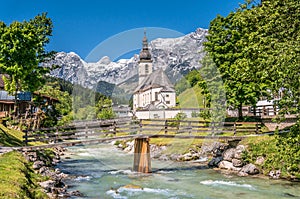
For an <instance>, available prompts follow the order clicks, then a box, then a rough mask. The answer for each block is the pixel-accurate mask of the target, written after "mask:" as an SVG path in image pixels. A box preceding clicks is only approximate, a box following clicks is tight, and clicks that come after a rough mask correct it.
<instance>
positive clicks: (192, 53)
mask: <svg viewBox="0 0 300 199" xmlns="http://www.w3.org/2000/svg"><path fill="white" fill-rule="evenodd" d="M206 35H207V30H205V29H201V28H199V29H197V30H196V31H195V32H192V33H190V34H187V35H185V36H182V37H179V38H169V39H160V38H159V39H155V40H153V41H151V42H150V44H149V48H150V53H151V55H152V59H153V66H154V69H157V68H163V69H164V70H165V71H166V73H167V75H168V76H169V78H170V79H171V81H173V82H175V81H176V80H178V79H179V78H180V76H181V75H182V74H186V73H187V72H188V71H190V70H192V69H194V68H199V67H200V63H199V61H200V60H201V59H202V57H203V56H204V53H203V52H202V50H203V45H202V43H203V42H204V41H205V37H206ZM138 61H139V58H138V55H134V56H133V57H132V58H131V59H121V60H118V61H117V62H113V61H111V60H110V58H109V57H107V56H105V57H102V58H101V59H100V60H99V61H98V62H96V63H86V62H85V61H84V60H82V59H81V58H80V57H79V56H78V55H77V54H75V53H73V52H71V53H65V52H59V53H57V54H56V56H55V59H54V60H53V61H51V62H49V63H45V64H44V65H45V66H50V65H53V64H55V65H58V66H60V68H57V69H55V70H53V71H52V72H51V74H50V75H51V76H54V77H58V78H62V79H65V80H67V81H70V82H71V83H77V84H81V85H82V86H85V87H88V88H95V87H96V85H97V83H98V82H100V81H105V82H108V83H113V84H120V83H122V82H123V83H124V82H126V81H127V82H132V81H131V80H130V79H132V78H134V79H137V73H138ZM130 87H131V86H130Z"/></svg>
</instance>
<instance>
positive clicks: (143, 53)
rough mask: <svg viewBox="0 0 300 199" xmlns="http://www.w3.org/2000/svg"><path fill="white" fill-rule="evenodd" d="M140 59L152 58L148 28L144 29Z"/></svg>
mask: <svg viewBox="0 0 300 199" xmlns="http://www.w3.org/2000/svg"><path fill="white" fill-rule="evenodd" d="M140 60H151V54H150V52H149V49H148V39H147V36H146V30H144V38H143V48H142V50H141V52H140Z"/></svg>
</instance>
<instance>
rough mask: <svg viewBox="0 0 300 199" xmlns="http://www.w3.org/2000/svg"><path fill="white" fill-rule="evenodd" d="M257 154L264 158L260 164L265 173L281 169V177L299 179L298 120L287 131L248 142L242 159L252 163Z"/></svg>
mask: <svg viewBox="0 0 300 199" xmlns="http://www.w3.org/2000/svg"><path fill="white" fill-rule="evenodd" d="M259 156H262V157H264V158H265V161H264V163H263V165H262V166H261V167H262V168H261V169H262V170H263V172H264V173H265V174H268V173H269V172H270V171H271V170H281V174H282V177H286V178H298V179H300V122H299V121H298V123H297V124H296V125H294V126H293V127H292V128H291V130H290V131H289V132H287V133H282V134H276V135H275V136H272V137H271V138H269V139H268V140H262V141H260V142H258V143H250V144H249V147H248V150H247V152H245V154H244V160H245V161H246V162H252V163H254V162H255V161H256V158H257V157H259Z"/></svg>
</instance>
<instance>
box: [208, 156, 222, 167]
mask: <svg viewBox="0 0 300 199" xmlns="http://www.w3.org/2000/svg"><path fill="white" fill-rule="evenodd" d="M222 160H223V157H222V156H218V157H214V158H213V159H211V161H209V163H208V166H209V167H218V166H219V163H220V162H221V161H222Z"/></svg>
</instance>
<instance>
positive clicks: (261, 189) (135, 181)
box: [58, 144, 300, 199]
mask: <svg viewBox="0 0 300 199" xmlns="http://www.w3.org/2000/svg"><path fill="white" fill-rule="evenodd" d="M68 151H69V154H67V155H66V156H65V158H64V159H63V160H62V162H61V163H60V164H59V165H58V168H60V169H61V170H62V171H63V172H64V173H68V174H70V175H74V176H76V177H74V178H72V179H69V180H67V181H66V183H67V184H68V185H69V187H70V188H69V190H79V191H80V192H81V193H83V194H84V197H82V198H103V199H105V198H122V199H126V198H139V199H143V198H147V199H150V198H155V199H157V198H159V199H160V198H161V199H163V198H168V199H177V198H178V199H179V198H196V199H198V198H199V199H201V198H203V199H216V198H224V199H226V198H228V199H229V198H230V199H234V198H249V199H250V198H251V199H253V198H255V199H259V198H272V199H277V198H278V199H279V198H300V184H299V183H291V182H288V181H283V180H269V179H261V178H253V177H237V176H235V175H233V174H226V173H221V172H218V171H215V170H211V169H205V168H203V167H200V166H197V164H191V163H177V162H176V163H175V162H171V161H157V160H152V170H153V173H151V174H139V173H135V172H132V171H131V168H132V164H133V154H128V153H125V152H123V151H121V150H119V149H116V148H115V147H114V146H112V145H110V144H98V145H94V146H77V147H70V148H68ZM76 198H80V197H76Z"/></svg>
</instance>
